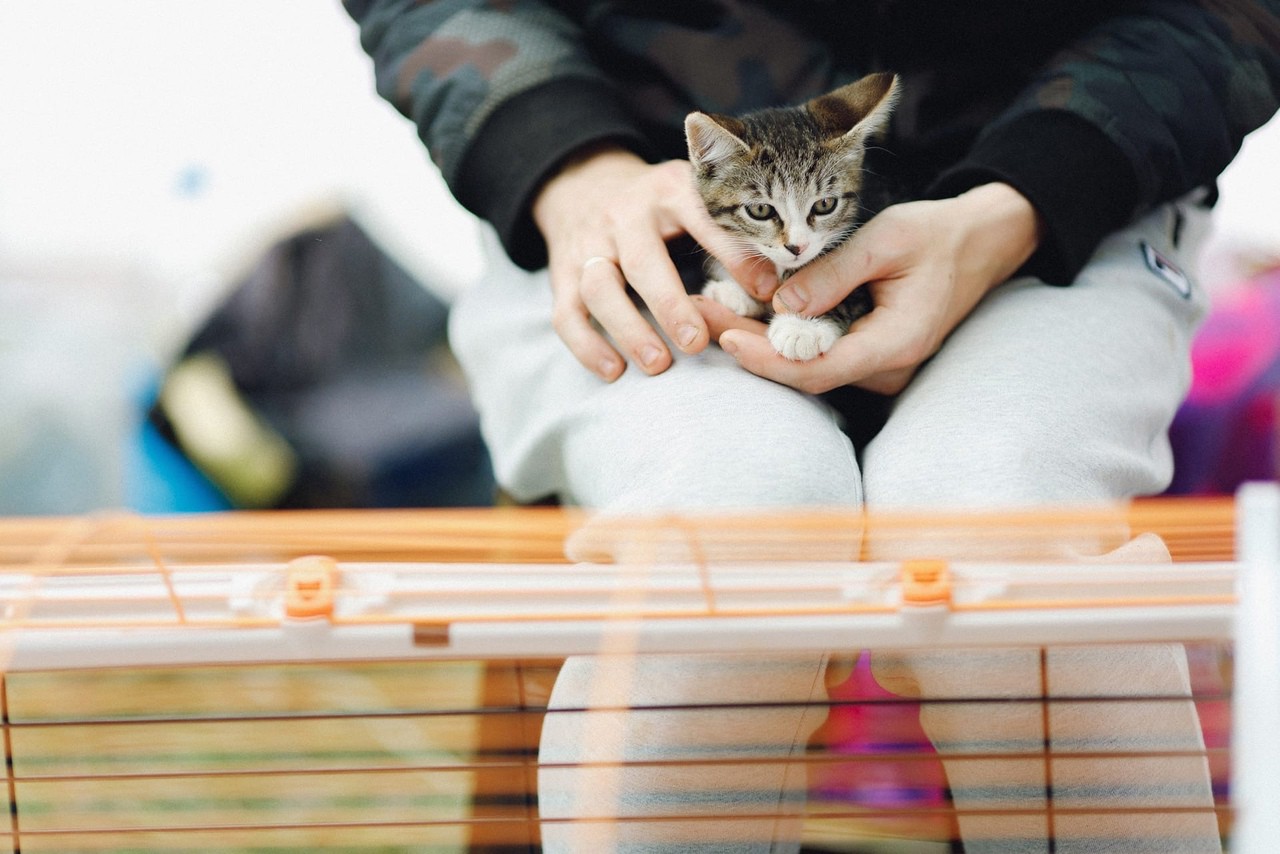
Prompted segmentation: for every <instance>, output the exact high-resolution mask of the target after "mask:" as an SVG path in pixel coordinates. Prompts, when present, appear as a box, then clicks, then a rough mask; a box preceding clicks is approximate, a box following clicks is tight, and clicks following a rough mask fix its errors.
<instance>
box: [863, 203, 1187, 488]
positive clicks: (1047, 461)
mask: <svg viewBox="0 0 1280 854" xmlns="http://www.w3.org/2000/svg"><path fill="white" fill-rule="evenodd" d="M1204 218H1205V213H1204V212H1203V210H1202V209H1198V208H1192V207H1190V206H1185V205H1179V206H1172V205H1171V206H1169V207H1166V208H1162V209H1160V210H1158V211H1156V212H1154V213H1152V214H1151V215H1149V216H1147V217H1145V218H1144V219H1142V220H1141V221H1139V222H1138V223H1136V224H1135V225H1134V226H1132V227H1130V228H1128V229H1126V230H1124V231H1122V232H1120V233H1117V234H1116V235H1113V236H1112V237H1111V238H1109V239H1108V240H1107V241H1106V242H1104V244H1103V245H1102V247H1101V248H1100V249H1099V251H1098V253H1097V254H1096V255H1095V256H1094V258H1093V260H1092V261H1091V262H1090V263H1089V264H1088V265H1087V266H1086V268H1085V269H1084V271H1083V272H1082V273H1081V275H1080V276H1079V277H1078V279H1077V281H1076V282H1075V283H1074V284H1073V285H1071V286H1070V287H1065V288H1062V287H1052V286H1049V285H1045V284H1044V283H1042V282H1039V281H1037V280H1034V279H1019V280H1014V281H1012V282H1010V283H1008V284H1006V285H1004V286H1002V287H1000V288H998V289H997V290H995V291H993V292H992V293H991V294H990V295H989V296H988V297H987V298H986V299H985V300H984V301H983V302H982V303H981V304H980V305H979V306H978V307H977V309H976V310H975V311H974V312H973V314H972V315H971V316H970V318H969V319H968V320H966V321H965V322H964V323H963V324H962V325H961V326H960V327H959V328H957V329H956V330H955V332H954V333H953V334H952V336H951V337H950V338H949V339H948V340H947V342H946V343H945V344H944V345H943V347H942V349H941V350H940V351H939V353H938V354H937V355H936V356H935V357H934V358H933V359H932V360H931V361H930V362H929V363H928V364H927V365H926V366H925V367H924V368H923V369H922V370H921V371H920V372H919V374H918V375H917V377H916V378H915V380H914V381H913V382H912V383H911V385H910V386H909V387H908V389H907V390H906V391H905V392H904V393H903V394H902V395H901V396H900V398H899V400H898V402H897V404H896V406H895V408H894V411H893V414H892V415H891V417H890V419H889V422H888V424H887V425H886V427H885V428H884V430H883V431H882V432H881V433H880V434H879V435H878V436H877V437H876V438H875V440H873V441H872V442H871V443H870V445H869V446H868V448H867V449H866V452H865V456H864V458H863V468H864V475H865V476H864V486H865V490H866V500H867V504H868V506H870V507H898V506H916V507H966V508H971V507H978V506H1025V505H1028V504H1049V503H1070V502H1081V501H1096V500H1106V499H1115V498H1127V497H1131V496H1134V495H1144V494H1151V493H1157V492H1159V491H1161V490H1162V489H1163V488H1164V487H1165V486H1166V485H1167V483H1168V481H1169V479H1170V477H1171V475H1172V455H1171V452H1170V449H1169V444H1168V440H1167V431H1168V428H1169V424H1170V422H1171V421H1172V419H1173V416H1174V413H1175V412H1176V410H1177V407H1178V406H1179V404H1180V403H1181V401H1182V399H1183V397H1184V396H1185V394H1186V391H1187V388H1188V385H1189V382H1190V359H1189V353H1190V345H1191V337H1192V334H1193V333H1194V331H1195V328H1196V326H1197V324H1198V323H1199V321H1200V319H1201V317H1202V316H1203V313H1204V311H1205V303H1204V297H1203V295H1202V293H1201V291H1200V289H1199V287H1198V286H1197V285H1195V284H1194V283H1193V281H1192V280H1191V279H1190V278H1189V277H1179V275H1178V273H1177V270H1181V271H1187V272H1188V273H1189V271H1190V270H1191V269H1192V267H1193V263H1194V251H1195V249H1196V248H1198V245H1199V243H1200V242H1201V241H1200V236H1201V234H1202V232H1203V228H1202V223H1203V220H1204ZM1162 264H1172V265H1174V268H1172V269H1171V268H1169V267H1167V266H1165V267H1163V268H1162Z"/></svg>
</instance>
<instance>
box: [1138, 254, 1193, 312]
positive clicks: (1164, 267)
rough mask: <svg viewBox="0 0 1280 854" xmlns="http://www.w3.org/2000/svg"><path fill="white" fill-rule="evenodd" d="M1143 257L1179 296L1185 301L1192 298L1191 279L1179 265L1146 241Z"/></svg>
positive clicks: (1148, 265) (1153, 270) (1152, 270)
mask: <svg viewBox="0 0 1280 854" xmlns="http://www.w3.org/2000/svg"><path fill="white" fill-rule="evenodd" d="M1142 257H1143V258H1145V259H1146V261H1147V267H1149V268H1150V269H1151V272H1153V273H1155V274H1156V275H1157V276H1159V277H1160V278H1162V279H1164V280H1165V281H1166V282H1168V283H1169V284H1170V285H1171V286H1172V287H1173V289H1174V290H1175V291H1177V292H1178V295H1179V296H1181V297H1182V298H1183V299H1190V298H1191V279H1189V278H1187V274H1186V273H1184V272H1182V270H1181V269H1180V268H1179V267H1178V265H1177V264H1174V263H1173V262H1172V261H1170V260H1169V259H1168V258H1166V257H1164V256H1163V255H1161V254H1160V253H1159V252H1157V251H1156V250H1155V248H1154V247H1153V246H1152V245H1151V244H1150V243H1147V242H1146V241H1145V240H1144V241H1142Z"/></svg>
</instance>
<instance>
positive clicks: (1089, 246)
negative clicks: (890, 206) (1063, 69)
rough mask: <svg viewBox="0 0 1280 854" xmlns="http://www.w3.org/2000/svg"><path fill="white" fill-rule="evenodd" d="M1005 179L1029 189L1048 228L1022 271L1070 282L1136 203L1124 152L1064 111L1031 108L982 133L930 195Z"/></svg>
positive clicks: (1054, 281)
mask: <svg viewBox="0 0 1280 854" xmlns="http://www.w3.org/2000/svg"><path fill="white" fill-rule="evenodd" d="M994 181H1001V182H1004V183H1006V184H1009V185H1011V186H1013V187H1014V189H1016V190H1018V192H1020V193H1022V195H1024V196H1026V197H1027V199H1028V200H1029V201H1030V202H1031V204H1032V206H1034V207H1035V209H1036V210H1037V211H1038V212H1039V213H1040V216H1041V217H1042V219H1043V221H1044V226H1045V231H1044V236H1043V239H1042V240H1041V243H1040V247H1039V249H1038V250H1037V251H1036V253H1035V254H1034V255H1033V256H1032V257H1031V259H1030V260H1029V261H1028V262H1027V264H1026V265H1025V266H1024V267H1023V269H1022V270H1021V271H1020V273H1022V274H1026V275H1033V276H1036V277H1037V278H1040V279H1042V280H1044V281H1045V282H1048V283H1050V284H1054V285H1068V284H1071V282H1072V281H1074V280H1075V277H1076V275H1077V274H1078V273H1079V272H1080V270H1081V268H1082V267H1084V265H1085V263H1086V262H1087V261H1088V260H1089V257H1090V256H1091V255H1092V254H1093V252H1094V250H1095V249H1096V248H1097V247H1098V244H1099V243H1100V242H1101V241H1102V239H1103V238H1104V237H1106V236H1107V235H1108V234H1109V233H1111V232H1112V231H1114V230H1116V229H1117V228H1120V227H1121V226H1123V225H1124V224H1125V223H1127V222H1128V221H1129V220H1130V219H1131V218H1132V217H1133V215H1134V213H1135V211H1136V208H1137V205H1138V182H1137V178H1136V176H1135V175H1134V173H1133V167H1132V165H1131V164H1130V163H1129V161H1128V159H1127V158H1126V157H1125V156H1124V154H1123V152H1122V151H1121V150H1120V149H1119V148H1118V147H1117V146H1116V144H1115V143H1114V142H1112V141H1111V140H1110V139H1109V138H1108V137H1107V136H1106V135H1105V134H1104V133H1103V132H1102V131H1101V130H1099V129H1098V128H1097V127H1095V126H1094V125H1092V124H1090V123H1089V122H1088V121H1086V120H1085V119H1083V118H1081V117H1079V116H1076V115H1074V114H1072V113H1068V112H1065V111H1061V110H1044V111H1041V112H1036V113H1029V114H1027V115H1025V116H1022V117H1020V118H1017V119H1015V120H1013V121H1012V122H1010V123H1009V124H1007V125H1004V126H1001V127H1000V128H998V129H996V130H993V131H992V132H991V133H989V134H987V135H985V136H983V137H981V138H979V140H978V141H977V142H976V143H975V144H974V146H973V149H972V150H971V151H970V152H969V154H968V155H967V156H966V157H965V158H964V159H963V160H962V161H961V162H959V163H958V164H956V165H955V166H953V167H951V168H950V169H948V170H947V171H945V172H944V173H943V174H942V175H941V176H939V178H938V180H937V181H935V182H934V184H933V186H932V187H931V188H930V189H929V190H928V192H927V193H926V195H927V196H928V197H930V198H935V199H937V198H948V197H951V196H957V195H959V194H961V193H963V192H965V191H966V190H970V189H973V188H974V187H977V186H980V185H982V184H989V183H991V182H994Z"/></svg>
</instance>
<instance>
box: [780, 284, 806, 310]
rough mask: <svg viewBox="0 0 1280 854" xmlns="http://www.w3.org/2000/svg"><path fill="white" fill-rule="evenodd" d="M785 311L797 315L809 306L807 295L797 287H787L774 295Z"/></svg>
mask: <svg viewBox="0 0 1280 854" xmlns="http://www.w3.org/2000/svg"><path fill="white" fill-rule="evenodd" d="M774 296H776V297H777V298H778V302H780V303H782V304H783V306H785V307H786V309H787V311H790V312H792V313H799V312H801V311H804V307H805V306H806V305H808V304H809V293H808V291H806V290H805V289H804V288H802V287H800V286H799V285H789V286H788V287H786V288H783V289H782V290H780V291H778V292H777V293H776V294H774Z"/></svg>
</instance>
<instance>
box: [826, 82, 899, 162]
mask: <svg viewBox="0 0 1280 854" xmlns="http://www.w3.org/2000/svg"><path fill="white" fill-rule="evenodd" d="M898 91H899V84H898V75H896V74H893V73H891V72H888V71H882V72H879V73H877V74H868V75H867V76H866V77H863V78H862V79H861V80H856V81H854V82H853V83H849V84H847V85H845V86H841V87H840V88H839V89H836V90H834V91H832V92H828V93H827V94H826V95H819V96H818V97H817V98H814V99H813V100H812V101H809V102H808V103H807V104H805V106H806V107H807V108H808V109H809V113H810V114H811V115H812V116H813V117H814V119H816V120H817V122H818V126H819V127H820V128H822V130H823V133H825V134H826V135H828V136H829V137H840V138H842V140H843V141H844V142H849V143H857V144H863V143H865V142H866V141H867V140H868V139H870V138H871V137H873V136H875V135H876V134H878V133H880V132H881V131H883V130H884V129H885V128H886V127H887V126H888V124H889V116H890V114H891V113H892V112H893V108H894V105H895V104H897V102H898Z"/></svg>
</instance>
